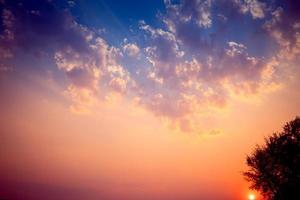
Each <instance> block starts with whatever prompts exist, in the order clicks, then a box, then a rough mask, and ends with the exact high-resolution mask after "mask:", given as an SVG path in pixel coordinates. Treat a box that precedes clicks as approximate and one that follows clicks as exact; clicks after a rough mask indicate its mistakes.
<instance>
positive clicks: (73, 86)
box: [0, 0, 300, 131]
mask: <svg viewBox="0 0 300 200" xmlns="http://www.w3.org/2000/svg"><path fill="white" fill-rule="evenodd" d="M3 4H4V5H5V9H2V11H1V20H2V25H1V26H2V27H3V30H2V32H1V37H0V61H3V60H8V59H17V58H14V52H17V51H20V50H22V51H26V52H29V53H33V54H35V53H36V52H43V55H46V56H48V57H49V58H51V59H52V60H53V62H54V63H55V65H56V67H57V68H58V69H59V71H60V72H62V73H63V74H64V77H65V78H66V80H67V83H68V85H67V86H66V90H65V94H66V95H67V96H68V97H70V98H71V100H72V105H71V109H72V111H74V112H77V113H82V112H83V113H86V112H89V111H90V110H91V109H92V106H93V105H94V104H95V103H96V102H97V101H98V100H99V98H100V99H101V98H102V97H104V96H105V95H107V94H109V93H118V94H120V95H123V96H125V97H126V98H130V99H134V101H136V102H137V103H138V104H139V105H140V106H143V107H144V108H147V109H148V110H150V111H151V112H153V113H154V114H155V115H157V116H160V117H162V118H164V119H167V120H168V121H170V122H171V124H173V125H174V126H175V127H177V128H179V129H180V130H182V131H193V130H195V129H197V128H199V127H197V124H198V123H197V122H198V121H197V119H198V118H199V116H203V115H205V113H211V112H214V111H215V110H218V109H222V108H224V107H225V106H226V105H227V104H228V102H230V100H231V99H233V98H236V97H241V96H242V97H245V96H246V97H249V96H255V95H260V94H262V93H265V92H269V91H272V90H274V89H276V88H278V85H280V82H279V79H278V76H279V74H278V73H279V72H278V69H279V68H280V65H281V62H283V60H285V61H288V62H291V61H294V60H295V59H297V57H298V55H299V53H300V21H299V20H298V19H299V13H300V12H299V10H300V9H299V6H298V5H299V4H298V3H297V2H294V1H289V2H288V5H287V8H286V9H287V10H284V9H283V8H282V7H280V6H274V5H269V4H267V3H266V2H261V1H259V0H244V1H242V0H231V1H213V0H182V1H180V2H177V3H174V2H173V1H170V0H165V7H166V13H164V14H162V13H160V15H159V16H158V20H161V22H162V24H163V25H162V26H160V27H155V26H153V25H151V24H147V23H146V22H145V21H143V20H141V21H140V22H139V31H140V33H141V34H142V36H143V37H145V38H146V42H145V43H138V41H133V42H128V40H127V39H124V41H123V43H121V44H120V45H119V46H112V45H110V44H109V43H108V42H107V41H106V40H105V39H104V38H102V37H99V36H98V35H97V34H96V33H95V32H93V31H92V30H90V29H89V28H87V27H85V26H84V25H81V24H79V23H77V22H76V20H75V19H74V17H72V15H71V13H70V12H69V11H68V9H58V8H57V7H56V6H54V4H55V3H54V2H52V1H43V0H40V1H39V2H38V6H33V5H34V1H30V0H29V1H28V0H27V1H22V0H19V1H13V2H12V1H7V2H4V3H3ZM220 5H224V11H223V10H220V9H219V7H220ZM295 5H296V6H295ZM218 6H219V7H218ZM221 7H222V6H221ZM222 8H223V7H222ZM236 15H238V16H240V17H244V18H246V19H247V20H252V21H253V20H254V21H255V20H262V22H259V23H260V24H259V27H256V28H257V29H260V30H261V31H266V32H267V34H269V35H271V36H272V37H273V38H274V40H275V41H276V42H277V44H278V48H276V49H275V50H272V51H273V52H272V53H270V54H269V55H270V56H260V55H258V54H255V53H253V51H250V49H249V48H251V44H249V42H248V43H247V42H245V43H244V42H243V41H241V40H240V39H239V40H238V39H237V40H234V37H232V36H231V35H230V37H229V36H228V33H227V32H226V31H224V30H225V29H226V28H225V26H226V24H227V25H228V24H229V23H230V20H233V19H232V17H233V16H236ZM235 26H236V25H235ZM269 35H267V36H269ZM234 36H236V35H234ZM126 59H127V60H128V59H129V60H131V61H133V60H141V62H140V63H144V64H145V66H142V67H140V68H139V69H138V70H137V71H134V70H132V69H130V67H129V66H127V65H126V62H124V60H126Z"/></svg>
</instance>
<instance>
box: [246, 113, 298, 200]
mask: <svg viewBox="0 0 300 200" xmlns="http://www.w3.org/2000/svg"><path fill="white" fill-rule="evenodd" d="M246 164H247V166H248V170H247V171H246V172H244V177H245V178H246V180H248V181H249V182H250V183H251V188H252V189H256V190H258V191H260V192H261V193H262V194H263V195H264V196H265V197H266V198H267V199H271V200H300V118H299V117H296V118H295V119H294V120H292V121H290V122H288V123H287V124H286V125H285V126H284V127H283V130H282V132H280V133H274V134H273V135H271V136H270V137H268V138H265V144H264V145H262V146H259V145H257V146H256V148H255V150H254V151H253V152H252V154H251V155H248V156H247V159H246Z"/></svg>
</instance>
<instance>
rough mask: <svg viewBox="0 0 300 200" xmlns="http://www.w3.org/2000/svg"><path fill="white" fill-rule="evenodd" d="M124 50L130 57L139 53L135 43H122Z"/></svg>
mask: <svg viewBox="0 0 300 200" xmlns="http://www.w3.org/2000/svg"><path fill="white" fill-rule="evenodd" d="M123 50H124V52H125V53H126V54H127V55H128V56H130V57H137V56H138V55H139V53H140V48H139V47H138V46H137V44H135V43H126V42H125V44H124V45H123Z"/></svg>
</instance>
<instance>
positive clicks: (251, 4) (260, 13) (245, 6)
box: [233, 0, 266, 19]
mask: <svg viewBox="0 0 300 200" xmlns="http://www.w3.org/2000/svg"><path fill="white" fill-rule="evenodd" d="M233 2H234V3H235V4H237V5H238V7H239V10H240V12H241V13H247V12H249V13H250V14H251V16H252V17H253V19H257V18H258V19H259V18H264V17H265V10H266V4H265V3H262V2H260V1H259V0H244V1H241V0H233Z"/></svg>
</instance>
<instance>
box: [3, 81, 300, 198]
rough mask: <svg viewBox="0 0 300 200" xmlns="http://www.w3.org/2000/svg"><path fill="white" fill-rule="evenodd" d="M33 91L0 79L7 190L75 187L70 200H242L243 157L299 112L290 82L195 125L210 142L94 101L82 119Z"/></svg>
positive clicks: (46, 85)
mask: <svg viewBox="0 0 300 200" xmlns="http://www.w3.org/2000/svg"><path fill="white" fill-rule="evenodd" d="M33 80H34V79H33ZM37 82H40V84H39V85H42V87H41V88H35V89H34V88H32V87H27V86H25V85H22V84H21V83H22V81H20V82H14V83H15V84H11V85H9V84H10V83H12V82H10V81H9V80H8V79H4V81H2V84H1V85H2V87H7V88H10V90H7V91H6V93H5V97H4V98H2V100H1V112H2V114H1V118H0V120H1V133H2V134H1V158H2V159H1V165H0V166H1V167H0V168H1V179H2V181H3V180H6V181H7V185H6V186H7V187H8V186H9V183H10V184H12V185H13V186H14V188H16V189H17V188H18V187H20V188H21V187H22V184H26V185H30V184H32V185H33V186H32V187H33V188H34V187H37V188H39V187H41V188H42V186H45V187H46V186H47V187H50V188H51V187H53V189H54V190H55V191H57V190H58V191H59V189H56V188H55V187H57V188H60V187H66V188H68V189H70V191H72V189H76V188H78V189H76V191H77V192H78V195H79V196H80V195H83V196H85V195H87V194H86V193H88V194H89V195H91V198H94V196H93V195H95V196H97V195H98V197H99V195H100V196H102V195H103V198H104V197H105V198H107V199H110V198H111V199H114V198H118V197H120V196H121V197H122V198H124V199H141V198H143V199H144V197H145V199H151V198H155V199H186V198H190V199H197V198H199V197H201V198H206V199H216V198H218V199H236V200H242V199H246V197H247V195H248V193H249V190H248V188H247V186H248V185H247V184H246V182H245V181H244V180H243V177H242V175H241V172H242V171H243V170H245V169H246V168H245V165H244V162H245V156H246V154H247V153H250V152H251V149H253V147H254V146H255V144H257V143H261V142H262V141H263V137H264V136H267V135H268V134H270V133H272V132H274V131H276V130H280V128H281V126H282V125H283V123H285V122H286V121H288V120H290V119H292V118H293V117H294V116H296V114H297V112H298V113H299V110H298V108H297V103H298V102H299V100H300V97H299V94H297V93H294V90H293V87H295V86H296V85H295V84H294V85H293V84H292V83H291V84H289V85H287V86H285V89H282V90H279V91H277V92H275V93H273V94H271V95H268V96H265V97H261V99H252V100H250V99H248V101H240V100H239V101H236V102H232V104H231V105H230V106H229V107H228V108H226V109H223V110H221V111H218V112H216V113H212V114H211V115H210V116H208V117H205V118H202V124H203V126H202V127H203V130H211V129H216V130H217V131H216V132H215V134H211V133H206V132H203V133H193V132H192V133H185V132H181V131H179V130H175V129H174V128H172V127H170V125H169V124H168V123H167V122H166V121H164V120H163V119H161V118H158V117H155V116H154V115H153V114H152V113H150V112H148V111H147V110H144V109H142V108H140V107H138V106H136V105H135V104H134V103H132V102H128V101H127V100H126V99H124V98H123V99H122V98H120V97H119V98H117V97H114V100H111V99H112V98H110V99H109V100H103V101H98V102H97V105H94V106H95V108H94V110H93V111H92V112H90V113H88V114H78V113H74V112H72V110H70V107H69V106H68V104H67V102H65V101H62V99H63V98H62V96H63V94H61V93H60V92H59V88H57V85H55V84H53V83H52V82H51V81H50V82H49V81H42V83H41V80H39V79H38V78H36V79H35V80H34V81H33V84H34V83H37ZM45 89H47V91H49V90H52V91H53V94H54V95H53V94H51V95H49V94H48V93H43V90H45ZM10 91H14V92H10ZM34 184H37V186H34ZM28 187H29V189H27V190H28V191H30V186H28ZM48 189H49V188H48ZM41 190H42V191H43V188H42V189H41ZM44 190H45V193H47V191H48V190H47V189H45V188H44ZM28 191H27V192H28ZM67 191H68V190H67ZM14 192H15V191H14ZM64 192H65V190H64ZM19 193H21V192H16V194H19ZM24 194H25V196H26V195H29V197H30V195H33V194H31V193H30V192H28V194H26V189H25V191H24Z"/></svg>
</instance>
